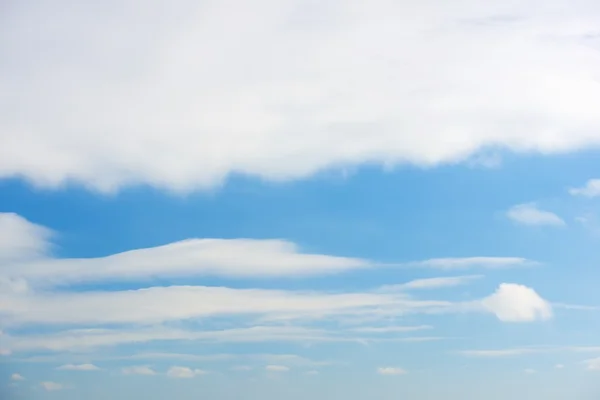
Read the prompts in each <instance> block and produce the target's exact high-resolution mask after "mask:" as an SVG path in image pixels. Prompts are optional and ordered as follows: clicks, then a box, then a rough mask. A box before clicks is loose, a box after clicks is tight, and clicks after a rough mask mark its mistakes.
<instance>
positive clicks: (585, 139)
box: [0, 0, 600, 191]
mask: <svg viewBox="0 0 600 400" xmlns="http://www.w3.org/2000/svg"><path fill="white" fill-rule="evenodd" d="M119 4H120V5H121V6H120V7H107V8H106V9H105V10H104V12H102V13H98V12H97V10H96V8H95V7H93V6H92V5H90V4H80V5H79V6H78V7H77V9H76V10H71V11H69V12H64V11H63V9H62V8H61V7H55V6H53V5H50V3H44V2H39V3H36V4H33V5H32V4H24V3H18V2H17V3H15V4H14V5H12V6H11V7H10V9H9V10H7V12H3V13H2V15H1V19H0V25H1V26H3V28H4V30H5V32H7V34H6V35H4V37H5V38H6V39H4V40H1V41H0V53H1V54H3V55H4V57H3V59H5V60H9V61H8V62H6V63H4V64H3V66H2V70H1V72H2V73H0V77H1V78H0V89H1V90H0V92H1V93H4V94H5V96H4V97H3V98H2V99H0V102H1V103H0V105H2V106H1V107H0V110H3V112H2V114H0V121H2V123H1V125H0V131H2V132H3V135H2V136H1V138H0V176H1V177H24V178H25V179H27V180H29V181H31V182H33V183H34V184H36V185H39V186H44V187H58V186H60V185H62V184H64V183H66V182H78V183H81V184H82V185H85V186H86V187H92V188H94V189H97V190H104V191H110V190H115V189H118V188H119V187H122V186H124V185H130V184H135V183H147V184H150V185H154V186H157V187H161V188H167V189H170V190H182V191H183V190H191V189H195V188H207V187H214V186H215V185H218V184H219V183H220V182H222V181H223V179H225V178H226V177H227V176H228V175H229V174H231V173H241V174H247V175H251V176H257V177H260V178H264V179H270V180H277V181H278V180H288V179H296V178H301V177H306V176H309V175H312V174H314V173H315V172H317V171H320V170H323V169H326V168H331V167H338V166H347V165H358V164H363V163H378V164H380V165H397V164H402V163H411V164H416V165H437V164H439V163H451V162H459V161H462V160H469V159H470V158H471V156H477V155H478V152H479V151H480V150H482V149H489V148H501V149H506V150H509V151H518V152H539V153H544V154H551V153H559V152H569V151H574V150H577V149H582V148H586V147H587V146H591V145H597V144H598V143H599V142H600V134H599V133H598V132H600V129H599V128H600V116H598V113H597V110H596V108H595V107H594V104H599V103H600V83H598V81H597V79H596V71H598V70H599V69H600V60H599V59H598V57H597V46H598V44H597V40H596V36H595V33H596V32H597V21H598V18H599V17H600V10H599V9H598V7H596V6H595V4H592V3H591V2H576V3H573V2H571V1H568V0H551V1H541V0H533V1H529V2H502V1H491V2H483V3H482V2H480V1H474V0H460V1H459V2H458V3H448V2H446V1H442V0H426V1H423V2H418V3H410V4H409V3H406V2H390V1H385V0H375V1H370V2H368V3H364V4H358V3H355V2H346V1H334V2H315V3H310V5H307V4H302V5H299V4H298V3H297V2H294V1H292V0H285V1H274V0H260V1H258V2H252V3H251V4H250V3H249V4H247V5H240V4H239V2H236V1H233V0H227V1H223V2H219V3H217V4H213V3H210V4H209V3H203V2H195V1H191V0H177V1H175V3H173V4H172V5H171V6H170V7H168V11H165V8H164V7H160V6H156V7H152V6H148V7H147V8H146V11H145V12H143V13H139V12H137V7H136V6H135V4H136V3H135V2H134V1H133V0H128V1H126V2H125V3H123V4H121V3H119ZM50 21H51V22H50ZM32 24H34V25H35V26H36V29H35V30H32V29H30V27H31V25H32ZM131 26H136V27H137V28H136V29H135V30H132V29H131ZM106 27H110V30H111V33H112V34H111V35H107V34H106V29H107V28H106ZM9 38H10V39H9ZM48 42H51V43H53V46H51V47H48V46H47V45H46V44H47V43H48ZM40 49H44V62H43V63H41V62H39V54H40ZM89 49H94V51H90V50H89ZM124 49H134V50H132V51H125V50H124ZM109 60H110V62H109ZM399 110H400V111H399Z"/></svg>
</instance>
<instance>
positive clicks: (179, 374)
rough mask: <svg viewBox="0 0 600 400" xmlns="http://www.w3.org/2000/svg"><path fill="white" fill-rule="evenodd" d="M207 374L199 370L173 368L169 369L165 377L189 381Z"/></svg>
mask: <svg viewBox="0 0 600 400" xmlns="http://www.w3.org/2000/svg"><path fill="white" fill-rule="evenodd" d="M206 373H207V372H206V371H204V370H201V369H192V368H188V367H179V366H174V367H171V368H169V370H168V371H167V376H168V377H169V378H175V379H189V378H194V377H196V376H200V375H205V374H206Z"/></svg>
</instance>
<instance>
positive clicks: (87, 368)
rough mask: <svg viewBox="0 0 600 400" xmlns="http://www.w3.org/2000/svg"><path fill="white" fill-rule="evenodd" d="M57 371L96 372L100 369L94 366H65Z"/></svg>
mask: <svg viewBox="0 0 600 400" xmlns="http://www.w3.org/2000/svg"><path fill="white" fill-rule="evenodd" d="M57 369H58V370H61V371H98V370H99V369H100V368H98V367H97V366H95V365H94V364H65V365H61V366H60V367H58V368H57Z"/></svg>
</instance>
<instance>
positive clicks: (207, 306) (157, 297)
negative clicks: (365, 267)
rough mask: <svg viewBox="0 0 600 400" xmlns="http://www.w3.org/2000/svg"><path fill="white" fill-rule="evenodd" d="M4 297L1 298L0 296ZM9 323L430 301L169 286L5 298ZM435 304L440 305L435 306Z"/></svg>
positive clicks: (305, 312) (323, 312)
mask: <svg viewBox="0 0 600 400" xmlns="http://www.w3.org/2000/svg"><path fill="white" fill-rule="evenodd" d="M0 299H2V295H0ZM3 300H4V302H3V303H0V311H1V312H3V313H4V314H5V318H4V320H5V323H12V324H22V323H44V324H56V323H70V324H107V323H159V322H163V321H170V320H185V319H191V318H198V317H208V316H217V315H231V316H233V315H241V314H247V315H260V314H275V315H277V314H280V313H285V314H291V315H298V316H309V315H310V316H312V317H314V316H327V315H334V314H344V313H351V312H353V310H356V311H357V312H358V311H360V310H361V309H363V310H364V311H365V312H366V310H367V309H368V308H375V307H380V306H386V305H394V306H395V307H397V308H398V310H400V309H404V310H405V311H407V310H408V311H410V310H415V309H418V308H424V307H429V306H430V303H429V302H427V301H422V302H421V301H419V300H411V299H407V298H405V297H403V296H396V295H391V294H375V293H345V294H343V293H342V294H327V293H312V292H291V291H281V290H266V289H230V288H224V287H206V286H171V287H152V288H147V289H139V290H130V291H121V292H86V293H72V292H71V293H43V294H31V295H23V296H7V297H5V298H4V299H3ZM433 304H436V303H433Z"/></svg>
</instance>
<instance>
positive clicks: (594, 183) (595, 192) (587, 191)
mask: <svg viewBox="0 0 600 400" xmlns="http://www.w3.org/2000/svg"><path fill="white" fill-rule="evenodd" d="M569 193H570V194H571V195H573V196H583V197H590V198H591V197H598V196H600V179H590V180H589V181H587V182H586V184H585V185H584V186H582V187H578V188H571V189H569Z"/></svg>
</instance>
